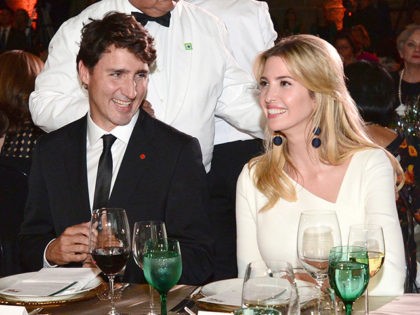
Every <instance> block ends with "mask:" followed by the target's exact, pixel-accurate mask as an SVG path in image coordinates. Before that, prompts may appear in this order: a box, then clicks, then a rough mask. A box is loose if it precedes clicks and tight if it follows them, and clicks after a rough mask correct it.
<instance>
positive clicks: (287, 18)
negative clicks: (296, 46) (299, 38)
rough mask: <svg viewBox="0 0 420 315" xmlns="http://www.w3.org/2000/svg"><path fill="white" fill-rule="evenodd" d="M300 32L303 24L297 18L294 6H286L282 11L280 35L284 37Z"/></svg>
mask: <svg viewBox="0 0 420 315" xmlns="http://www.w3.org/2000/svg"><path fill="white" fill-rule="evenodd" d="M301 33H303V25H302V23H301V22H300V20H299V18H298V15H297V13H296V10H295V9H294V8H287V9H286V11H285V12H284V20H283V26H282V30H281V36H282V37H285V36H289V35H293V34H301Z"/></svg>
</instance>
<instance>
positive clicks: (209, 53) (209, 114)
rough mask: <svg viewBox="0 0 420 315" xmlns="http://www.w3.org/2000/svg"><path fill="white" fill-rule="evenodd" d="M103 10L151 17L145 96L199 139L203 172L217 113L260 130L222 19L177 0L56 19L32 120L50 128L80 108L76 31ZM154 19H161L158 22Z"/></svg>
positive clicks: (144, 0)
mask: <svg viewBox="0 0 420 315" xmlns="http://www.w3.org/2000/svg"><path fill="white" fill-rule="evenodd" d="M110 11H119V12H124V13H127V14H129V13H132V12H142V13H144V14H147V15H148V16H150V17H152V19H149V21H148V22H147V24H145V27H146V29H147V30H148V31H149V33H150V35H152V36H153V37H154V38H155V43H156V50H157V63H156V69H154V71H153V72H152V73H151V75H150V83H149V91H148V95H147V100H148V101H149V102H150V103H151V104H152V106H153V109H154V111H155V116H156V118H158V119H160V120H162V121H163V122H165V123H167V124H169V125H171V126H173V127H175V128H177V129H179V130H181V131H183V132H185V133H187V134H190V135H192V136H194V137H197V138H198V140H199V141H200V145H201V149H202V153H203V164H204V166H205V167H206V170H207V171H209V170H210V163H211V158H212V151H213V142H214V128H215V117H216V116H217V117H221V118H223V119H224V120H226V121H227V122H228V123H230V124H232V125H233V126H235V127H237V128H239V129H241V130H246V131H247V132H249V133H250V134H253V135H256V136H262V134H263V132H262V128H261V125H260V117H261V110H260V108H259V106H258V104H257V101H256V99H255V89H256V85H255V82H254V81H253V79H252V77H251V76H250V75H249V74H248V73H246V72H245V71H244V70H242V69H241V68H240V67H239V66H238V64H237V62H236V61H235V59H234V58H233V56H232V55H231V53H230V51H229V48H228V46H229V44H228V38H227V33H226V29H225V27H224V25H223V23H222V22H221V21H220V20H218V19H217V18H216V17H214V16H212V15H211V14H208V13H207V12H206V11H204V10H202V9H200V8H198V7H197V6H195V5H192V4H189V3H186V2H184V1H183V0H178V1H173V0H102V1H99V2H96V3H94V4H92V5H91V6H89V7H88V8H86V9H85V10H84V11H82V12H81V13H80V14H79V15H78V16H76V17H73V18H71V19H69V20H68V21H66V22H65V23H63V25H62V26H61V27H60V29H59V30H58V31H57V33H56V34H55V35H54V37H53V38H52V40H51V42H50V46H49V55H48V59H47V61H46V64H45V68H44V70H43V72H42V73H41V74H40V75H39V76H38V77H37V79H36V83H35V91H34V92H33V93H32V94H31V96H30V102H29V106H30V111H31V114H32V118H33V121H34V122H35V124H37V125H39V126H40V127H41V128H42V129H44V130H46V131H51V130H54V129H57V128H59V127H61V126H63V125H66V124H67V123H69V122H72V121H74V120H76V119H78V118H80V117H82V116H83V115H85V114H86V112H87V110H88V108H87V106H86V104H87V102H85V101H84V100H85V98H86V97H87V93H86V91H85V90H84V89H83V88H82V87H81V85H80V82H79V81H78V78H77V71H76V54H77V51H78V49H79V47H78V44H79V42H80V30H81V28H82V26H83V24H84V23H86V22H88V21H89V18H102V17H103V16H104V15H105V14H106V13H107V12H110ZM168 13H169V14H168ZM169 15H170V16H169ZM156 17H163V23H162V22H161V21H160V20H159V21H157V20H154V19H153V18H156ZM160 23H162V24H164V25H162V24H160ZM165 24H166V25H165Z"/></svg>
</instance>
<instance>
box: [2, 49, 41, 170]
mask: <svg viewBox="0 0 420 315" xmlns="http://www.w3.org/2000/svg"><path fill="white" fill-rule="evenodd" d="M43 67H44V62H43V61H42V60H41V59H40V58H39V57H37V56H35V55H33V54H31V53H28V52H25V51H22V50H10V51H6V52H4V53H2V54H0V69H1V71H0V161H1V163H2V164H7V165H9V166H11V167H15V168H17V169H18V170H19V171H22V172H24V173H26V174H29V170H30V165H31V157H32V151H33V149H34V146H35V144H36V140H37V138H38V137H39V136H40V135H42V134H43V133H44V132H43V131H42V130H41V129H39V128H38V127H36V126H35V125H34V123H33V122H32V119H31V114H30V112H29V105H28V101H29V95H30V93H31V92H32V91H33V90H34V86H35V78H36V76H37V75H38V74H39V73H40V72H41V70H42V68H43Z"/></svg>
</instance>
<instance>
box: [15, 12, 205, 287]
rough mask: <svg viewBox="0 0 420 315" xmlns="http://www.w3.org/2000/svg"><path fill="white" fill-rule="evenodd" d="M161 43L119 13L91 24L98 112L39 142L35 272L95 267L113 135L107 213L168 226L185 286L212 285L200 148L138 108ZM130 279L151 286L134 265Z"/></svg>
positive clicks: (34, 173) (83, 56)
mask: <svg viewBox="0 0 420 315" xmlns="http://www.w3.org/2000/svg"><path fill="white" fill-rule="evenodd" d="M152 44H153V40H152V38H151V37H149V36H148V34H147V32H146V31H145V30H144V28H143V27H142V26H141V25H139V24H138V23H137V22H136V21H135V20H134V19H133V18H132V17H131V16H130V15H125V14H122V13H111V14H108V15H107V16H105V17H104V18H103V19H102V20H93V21H92V22H91V23H89V24H86V25H85V26H84V28H83V30H82V40H81V44H80V50H79V53H78V56H77V63H78V72H79V78H80V81H81V83H82V86H83V87H84V88H85V89H86V90H87V93H88V98H89V109H90V110H89V112H88V114H87V115H86V116H85V117H83V118H81V119H79V120H77V121H75V122H73V123H71V124H69V125H67V126H65V127H63V128H61V129H58V130H57V131H54V132H51V133H50V134H47V135H45V136H44V137H42V138H41V139H40V140H39V141H38V144H37V147H36V150H35V153H34V156H33V164H32V168H31V175H30V180H29V195H28V201H27V204H26V210H25V219H24V223H23V224H22V227H21V232H20V245H21V255H22V261H24V262H26V266H25V267H26V269H27V270H37V269H40V268H42V267H43V266H48V265H50V266H53V265H60V266H65V265H74V264H79V265H81V264H82V263H86V262H89V259H90V256H89V255H88V235H89V219H90V215H91V209H92V204H94V203H95V202H94V191H95V182H96V177H97V176H96V175H97V169H98V163H99V162H98V161H99V160H100V155H101V152H102V150H103V144H102V143H103V142H102V139H101V137H102V136H103V135H104V134H112V135H113V136H115V137H116V140H115V142H114V143H113V144H112V147H111V152H112V160H113V172H112V181H111V193H110V196H109V200H108V202H107V206H109V207H119V208H124V209H125V210H126V212H127V216H128V218H129V221H130V225H131V227H133V225H134V222H135V221H140V220H162V221H165V223H166V228H167V233H168V236H169V237H173V238H176V239H178V240H179V241H180V244H181V253H182V261H183V274H182V276H181V280H180V282H181V283H186V284H202V283H205V282H206V281H208V279H209V278H210V277H211V275H212V259H211V256H212V236H211V231H210V227H209V223H208V222H209V220H208V217H207V212H206V204H207V198H208V197H207V189H206V177H205V170H204V167H203V165H202V157H201V151H200V146H199V143H198V141H197V139H195V138H193V137H190V136H188V135H185V134H183V133H181V132H179V131H177V130H176V129H174V128H172V127H170V126H168V125H166V124H164V123H162V122H160V121H158V120H156V119H154V118H152V117H150V116H149V115H148V114H147V113H145V112H144V111H143V110H142V109H139V107H140V105H141V103H142V102H143V100H144V98H145V95H146V92H147V83H148V74H149V66H151V65H152V64H153V62H154V61H155V58H156V52H155V50H154V48H153V46H152ZM58 84H59V82H58ZM104 142H105V141H104ZM95 198H96V196H95ZM124 280H125V281H128V282H143V281H144V278H143V275H142V272H141V270H140V268H138V267H137V266H136V265H135V263H134V262H133V259H130V261H129V263H128V265H127V268H126V271H125V279H124Z"/></svg>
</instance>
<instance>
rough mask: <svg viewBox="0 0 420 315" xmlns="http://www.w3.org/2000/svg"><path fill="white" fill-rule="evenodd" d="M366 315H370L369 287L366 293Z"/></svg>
mask: <svg viewBox="0 0 420 315" xmlns="http://www.w3.org/2000/svg"><path fill="white" fill-rule="evenodd" d="M365 314H369V289H368V288H367V287H366V292H365Z"/></svg>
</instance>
